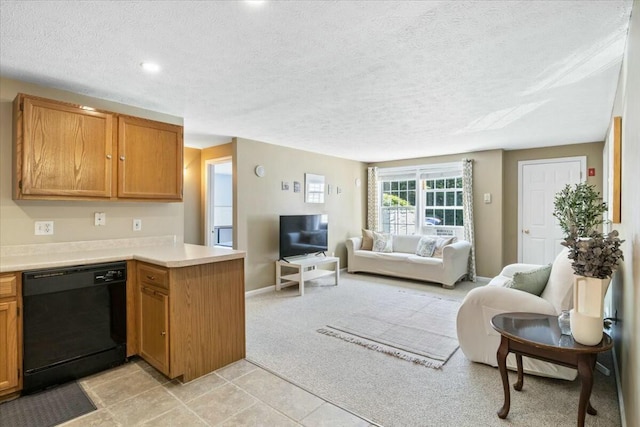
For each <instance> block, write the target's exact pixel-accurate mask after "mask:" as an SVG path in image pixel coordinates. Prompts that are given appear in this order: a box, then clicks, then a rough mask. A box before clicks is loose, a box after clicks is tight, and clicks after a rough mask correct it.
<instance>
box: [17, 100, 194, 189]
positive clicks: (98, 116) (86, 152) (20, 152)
mask: <svg viewBox="0 0 640 427" xmlns="http://www.w3.org/2000/svg"><path fill="white" fill-rule="evenodd" d="M14 144H15V152H14V185H13V198H14V199H66V200H100V199H104V200H116V199H125V200H149V201H151V200H161V201H181V200H182V176H183V164H182V161H183V160H182V158H183V149H184V148H183V147H184V146H183V139H182V126H177V125H171V124H167V123H161V122H156V121H153V120H146V119H141V118H137V117H130V116H126V115H121V114H118V113H113V112H110V111H103V110H96V109H93V108H89V107H84V106H81V105H75V104H69V103H64V102H59V101H53V100H49V99H44V98H38V97H34V96H30V95H24V94H18V96H17V97H16V99H15V101H14Z"/></svg>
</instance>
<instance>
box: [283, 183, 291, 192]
mask: <svg viewBox="0 0 640 427" xmlns="http://www.w3.org/2000/svg"><path fill="white" fill-rule="evenodd" d="M282 191H289V183H288V182H287V181H282Z"/></svg>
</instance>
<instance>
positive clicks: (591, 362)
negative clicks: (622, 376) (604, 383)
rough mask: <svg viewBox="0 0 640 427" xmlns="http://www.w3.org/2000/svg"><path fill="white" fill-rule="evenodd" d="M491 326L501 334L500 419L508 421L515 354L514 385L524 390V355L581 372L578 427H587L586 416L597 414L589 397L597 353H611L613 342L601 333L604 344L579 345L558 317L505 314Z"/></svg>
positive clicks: (499, 316)
mask: <svg viewBox="0 0 640 427" xmlns="http://www.w3.org/2000/svg"><path fill="white" fill-rule="evenodd" d="M491 326H492V327H493V329H495V330H496V331H498V332H499V333H500V335H501V340H500V347H498V353H497V358H498V368H499V369H500V376H501V377H502V387H503V389H504V405H503V406H502V408H501V409H500V410H499V411H498V416H499V417H500V418H506V417H507V415H508V414H509V407H510V405H511V400H510V395H509V377H508V376H507V355H508V354H509V353H514V354H515V355H516V365H517V369H518V381H517V382H516V383H515V384H514V385H513V388H514V389H516V390H517V391H520V390H522V385H523V380H524V378H523V377H524V375H523V372H522V356H527V357H532V358H534V359H540V360H544V361H546V362H551V363H555V364H558V365H562V366H567V367H569V368H574V369H577V370H578V376H579V377H580V382H581V384H582V386H581V389H580V401H579V404H578V427H583V426H584V419H585V417H586V413H589V414H590V415H597V413H598V412H597V411H596V410H595V409H594V408H593V406H591V402H589V398H590V397H591V389H592V388H593V369H594V367H595V365H596V357H597V354H598V353H601V352H604V351H607V350H610V349H611V347H613V340H612V339H611V337H610V336H609V335H607V334H606V333H604V332H603V333H602V341H600V343H599V344H597V345H593V346H587V345H582V344H578V343H577V342H575V341H574V340H573V337H572V336H571V335H562V334H561V333H560V327H559V326H558V317H557V316H549V315H546V314H536V313H502V314H498V315H496V316H494V317H493V318H492V319H491Z"/></svg>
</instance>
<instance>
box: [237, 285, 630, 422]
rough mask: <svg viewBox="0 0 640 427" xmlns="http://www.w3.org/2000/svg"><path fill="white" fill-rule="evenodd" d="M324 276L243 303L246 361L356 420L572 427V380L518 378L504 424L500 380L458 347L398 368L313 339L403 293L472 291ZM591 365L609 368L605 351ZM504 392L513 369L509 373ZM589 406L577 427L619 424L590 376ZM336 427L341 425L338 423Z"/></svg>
mask: <svg viewBox="0 0 640 427" xmlns="http://www.w3.org/2000/svg"><path fill="white" fill-rule="evenodd" d="M331 282H332V278H330V277H329V278H325V279H320V280H316V281H310V282H307V283H305V295H304V296H303V297H300V296H298V288H297V286H292V287H289V288H285V289H283V290H282V291H280V292H275V291H273V292H267V293H264V294H259V295H255V296H252V297H249V298H247V300H246V319H247V327H246V331H247V341H246V342H247V359H248V360H250V361H252V362H254V363H257V364H258V365H260V366H263V367H265V368H267V369H268V370H270V371H272V372H274V373H276V374H277V375H279V376H281V377H282V378H284V379H286V380H288V381H290V382H292V383H294V384H296V385H298V386H300V387H302V388H304V389H305V390H307V391H310V392H312V393H313V394H315V395H317V396H319V397H321V398H323V399H325V400H327V401H329V402H331V403H333V404H336V405H338V406H340V407H342V408H344V409H346V410H349V411H351V412H354V413H356V414H358V415H359V416H361V417H363V418H366V419H369V420H371V421H373V422H375V423H376V424H379V425H383V426H385V427H403V426H407V427H422V426H438V427H447V426H456V427H459V426H463V427H466V426H469V427H471V426H473V427H476V426H483V427H484V426H488V427H494V426H495V427H505V426H507V425H508V426H510V427H525V426H535V427H543V426H544V427H546V426H549V427H558V426H574V425H575V424H576V419H577V418H576V416H577V412H578V399H579V397H580V381H571V382H570V381H562V380H553V379H548V378H541V377H535V376H530V375H525V381H524V388H523V390H522V391H521V392H516V391H515V390H513V387H512V388H511V390H512V391H511V411H510V412H509V417H508V418H507V419H506V420H501V419H499V418H498V416H497V415H496V412H497V411H498V409H500V407H501V406H502V403H503V394H502V382H501V380H500V373H499V372H498V370H497V369H496V368H492V367H490V366H487V365H483V364H480V363H473V362H470V361H469V360H467V359H466V358H465V357H464V354H463V353H462V351H461V350H457V351H456V352H455V353H454V354H453V355H452V356H451V358H450V359H449V360H448V361H447V363H446V364H445V365H444V366H442V368H440V369H428V368H425V367H424V366H421V365H416V364H414V363H407V362H405V361H404V360H400V359H397V358H395V357H392V356H389V355H387V354H384V353H380V352H377V351H371V350H368V349H366V348H364V347H361V346H358V345H353V344H351V343H348V342H346V341H342V340H339V339H335V338H332V337H328V336H326V335H323V334H319V333H317V332H316V330H317V329H318V328H321V327H323V326H325V325H327V324H328V323H331V322H332V321H333V320H335V319H339V318H342V317H344V316H346V315H347V314H348V313H351V312H353V311H355V310H358V309H362V308H364V307H367V306H371V305H373V304H374V303H375V302H376V301H381V300H384V299H386V298H389V297H390V296H391V295H395V294H397V293H398V291H399V290H400V291H404V292H407V293H411V294H416V295H431V296H436V297H441V298H447V299H456V300H462V298H463V297H464V296H465V295H466V294H467V292H469V291H470V290H471V289H473V288H474V287H476V286H479V285H478V284H473V283H469V282H463V283H460V284H457V285H456V287H455V289H443V288H442V287H441V286H439V285H435V284H428V283H420V282H415V281H410V280H397V279H390V278H385V277H380V276H374V275H368V274H348V273H341V275H340V285H339V286H333V285H332V283H331ZM598 360H599V361H601V362H602V363H604V365H605V366H607V367H608V368H611V369H612V370H613V365H612V359H611V355H610V353H605V354H601V355H599V356H598ZM509 378H510V383H511V385H513V384H514V382H515V380H516V374H515V372H509ZM591 403H592V404H593V406H594V407H595V408H596V409H597V410H598V415H597V416H595V417H594V416H590V415H589V416H587V420H586V426H589V427H605V426H606V427H617V426H620V425H621V421H620V413H619V406H618V402H617V395H616V383H615V380H614V378H613V377H605V376H604V375H602V374H601V373H600V372H599V371H597V370H596V372H595V374H594V385H593V392H592V394H591ZM343 427H344V426H343Z"/></svg>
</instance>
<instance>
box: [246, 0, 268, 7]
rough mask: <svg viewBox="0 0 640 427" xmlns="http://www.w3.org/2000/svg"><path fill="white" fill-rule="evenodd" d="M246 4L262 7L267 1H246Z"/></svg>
mask: <svg viewBox="0 0 640 427" xmlns="http://www.w3.org/2000/svg"><path fill="white" fill-rule="evenodd" d="M245 2H246V3H249V4H250V5H251V6H262V5H263V4H264V3H266V1H265V0H245Z"/></svg>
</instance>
